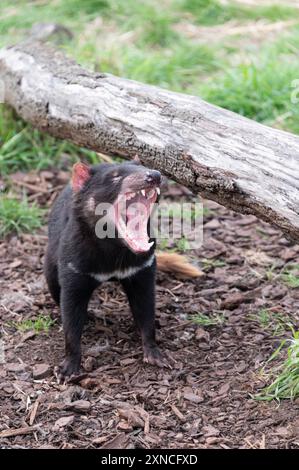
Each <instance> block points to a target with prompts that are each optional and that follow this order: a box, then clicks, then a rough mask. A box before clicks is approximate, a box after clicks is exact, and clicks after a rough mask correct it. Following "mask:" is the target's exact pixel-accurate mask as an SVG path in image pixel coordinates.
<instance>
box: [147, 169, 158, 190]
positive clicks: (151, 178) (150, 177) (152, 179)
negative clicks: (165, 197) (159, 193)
mask: <svg viewBox="0 0 299 470" xmlns="http://www.w3.org/2000/svg"><path fill="white" fill-rule="evenodd" d="M145 181H146V182H147V183H150V184H153V185H155V186H160V184H161V173H160V171H157V170H150V171H147V172H146V176H145Z"/></svg>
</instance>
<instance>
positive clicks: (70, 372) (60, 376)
mask: <svg viewBox="0 0 299 470" xmlns="http://www.w3.org/2000/svg"><path fill="white" fill-rule="evenodd" d="M79 370H80V361H78V360H77V359H68V358H66V359H64V361H63V362H62V363H61V364H60V366H58V367H57V368H56V370H55V375H56V377H57V381H58V383H60V384H61V383H66V382H69V381H71V380H72V379H73V378H74V377H75V376H77V375H78V374H79Z"/></svg>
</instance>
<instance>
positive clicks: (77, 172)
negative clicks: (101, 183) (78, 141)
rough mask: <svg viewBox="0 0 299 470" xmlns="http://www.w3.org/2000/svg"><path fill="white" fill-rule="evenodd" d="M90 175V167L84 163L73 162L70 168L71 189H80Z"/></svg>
mask: <svg viewBox="0 0 299 470" xmlns="http://www.w3.org/2000/svg"><path fill="white" fill-rule="evenodd" d="M90 176H91V173H90V167H89V166H88V165H85V163H82V162H78V163H75V165H74V166H73V170H72V181H71V185H72V189H73V191H76V192H78V191H80V189H82V188H83V186H84V185H85V183H86V182H87V181H88V180H89V178H90Z"/></svg>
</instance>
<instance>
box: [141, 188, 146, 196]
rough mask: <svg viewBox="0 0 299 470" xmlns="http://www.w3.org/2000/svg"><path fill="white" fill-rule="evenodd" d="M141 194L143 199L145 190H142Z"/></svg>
mask: <svg viewBox="0 0 299 470" xmlns="http://www.w3.org/2000/svg"><path fill="white" fill-rule="evenodd" d="M141 194H142V196H144V197H145V189H142V190H141Z"/></svg>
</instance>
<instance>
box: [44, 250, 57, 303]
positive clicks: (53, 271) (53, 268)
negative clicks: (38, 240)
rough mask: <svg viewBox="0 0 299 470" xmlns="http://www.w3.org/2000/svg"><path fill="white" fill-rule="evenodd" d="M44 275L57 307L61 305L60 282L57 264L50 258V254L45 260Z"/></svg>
mask: <svg viewBox="0 0 299 470" xmlns="http://www.w3.org/2000/svg"><path fill="white" fill-rule="evenodd" d="M44 273H45V277H46V280H47V284H48V288H49V291H50V294H51V296H52V298H53V300H54V301H55V302H56V304H57V305H59V304H60V285H59V282H58V270H57V264H56V263H54V261H53V260H51V258H50V257H49V255H48V253H47V254H46V258H45V267H44Z"/></svg>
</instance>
